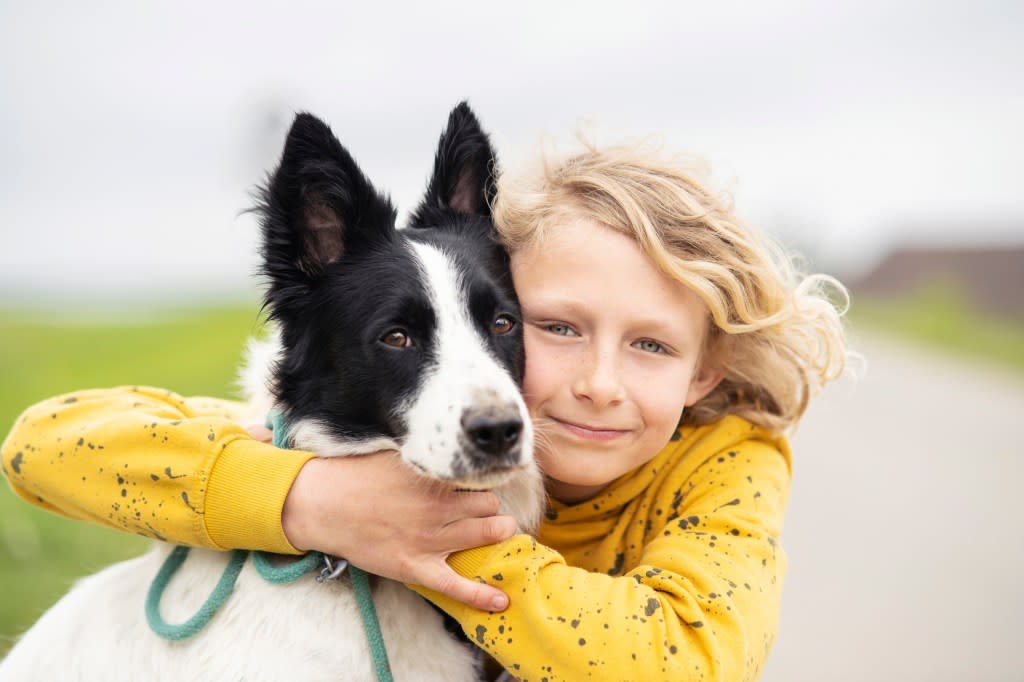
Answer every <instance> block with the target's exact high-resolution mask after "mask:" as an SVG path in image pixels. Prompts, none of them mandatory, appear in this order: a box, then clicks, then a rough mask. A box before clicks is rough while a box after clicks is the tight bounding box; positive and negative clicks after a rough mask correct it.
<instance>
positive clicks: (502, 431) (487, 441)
mask: <svg viewBox="0 0 1024 682" xmlns="http://www.w3.org/2000/svg"><path fill="white" fill-rule="evenodd" d="M462 430H463V431H465V433H466V436H467V437H468V438H469V440H470V442H471V443H473V445H475V446H476V447H477V449H479V450H480V451H481V452H484V453H486V454H488V455H495V456H498V455H504V454H505V453H507V452H508V451H509V450H511V449H512V448H513V447H515V446H516V444H517V443H519V437H520V436H521V435H522V433H523V420H522V419H521V418H520V417H519V412H518V411H517V410H514V409H509V410H494V409H487V410H467V411H466V412H465V413H464V414H463V416H462Z"/></svg>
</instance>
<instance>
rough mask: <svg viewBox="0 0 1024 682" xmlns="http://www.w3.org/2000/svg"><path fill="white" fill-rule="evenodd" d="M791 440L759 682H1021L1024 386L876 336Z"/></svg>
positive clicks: (1023, 638)
mask: <svg viewBox="0 0 1024 682" xmlns="http://www.w3.org/2000/svg"><path fill="white" fill-rule="evenodd" d="M858 347H859V349H860V350H861V351H862V352H863V353H864V355H865V356H866V358H867V369H866V372H865V373H864V375H863V377H862V378H861V380H860V381H859V382H857V383H856V384H852V382H845V381H844V382H841V383H840V384H837V385H836V386H834V387H832V388H830V389H829V390H828V391H826V393H825V395H824V396H822V398H821V399H820V400H819V402H818V403H817V404H816V405H813V406H812V408H811V410H810V411H809V413H808V415H807V417H806V418H805V420H804V422H803V424H802V425H801V427H800V430H799V431H798V432H797V434H796V436H795V437H794V439H793V446H794V447H793V450H794V461H795V466H794V481H793V489H792V496H791V499H790V508H789V512H788V516H787V525H786V529H785V533H784V535H783V545H784V546H785V547H786V549H787V551H788V553H789V558H790V569H789V573H788V576H787V579H786V585H785V599H784V601H783V611H782V622H781V625H780V631H779V638H778V640H777V643H776V646H775V651H774V653H773V654H772V658H771V660H770V661H769V664H768V667H767V669H766V671H765V674H764V676H763V677H762V680H763V682H799V681H802V680H813V681H815V682H819V681H826V682H830V681H833V680H835V681H845V680H850V681H851V682H854V681H855V682H868V681H870V682H887V681H889V680H894V681H895V680H901V681H902V680H929V681H932V680H934V681H940V680H942V681H944V680H956V681H957V682H960V681H962V680H971V681H974V680H978V681H988V680H1015V681H1020V680H1024V495H1022V494H1021V493H1022V490H1021V482H1022V480H1024V379H1022V378H1020V376H1019V375H1018V376H1017V377H1007V376H1005V375H1003V374H1001V373H1000V372H998V371H994V370H991V369H988V368H981V367H978V366H977V365H972V364H968V363H964V362H960V361H953V360H951V359H949V358H948V357H946V356H942V355H933V354H931V353H925V352H923V351H921V350H920V349H917V348H910V347H907V346H902V345H898V344H895V343H893V342H889V341H882V340H879V339H863V340H861V341H860V342H859V343H858Z"/></svg>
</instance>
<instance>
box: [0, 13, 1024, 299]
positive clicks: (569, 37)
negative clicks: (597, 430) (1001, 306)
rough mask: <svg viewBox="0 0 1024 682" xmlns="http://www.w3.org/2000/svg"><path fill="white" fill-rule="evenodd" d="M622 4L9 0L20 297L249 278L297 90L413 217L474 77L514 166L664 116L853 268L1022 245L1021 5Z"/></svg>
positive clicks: (768, 226) (127, 291)
mask: <svg viewBox="0 0 1024 682" xmlns="http://www.w3.org/2000/svg"><path fill="white" fill-rule="evenodd" d="M620 4H621V3H602V2H586V3H575V2H565V3H556V2H516V3H486V4H485V3H450V2H430V3H426V2H419V3H411V2H410V3H387V2H375V3H361V4H359V3H332V4H328V3H310V2H288V3H274V4H259V3H252V2H247V3H241V2H238V3H232V2H221V3H191V2H176V3H171V2H146V3H137V2H122V3H116V2H105V3H104V2H90V3H69V2H64V3H61V2H46V1H42V2H27V1H25V0H7V1H6V2H4V3H2V4H0V230H2V232H0V300H6V301H8V302H10V301H15V302H33V301H47V302H49V303H51V304H52V303H60V302H68V303H71V304H75V303H77V302H81V301H135V302H142V303H147V302H149V301H154V300H179V299H180V300H196V299H200V300H202V299H209V300H215V299H217V298H218V297H221V298H223V297H225V296H246V295H254V292H255V291H256V289H257V282H256V280H255V279H254V277H253V276H252V273H253V272H254V271H255V269H256V256H255V251H256V232H257V230H256V225H255V222H254V219H253V217H252V216H251V215H249V214H246V213H244V210H245V209H246V208H248V207H250V206H251V204H252V199H251V195H250V192H251V190H252V188H253V187H254V186H255V185H256V184H257V183H259V182H260V181H261V180H262V179H263V178H264V176H265V173H266V172H267V171H268V170H270V169H271V168H272V167H273V165H274V163H275V161H276V159H277V156H278V155H279V153H280V149H281V146H282V144H283V140H284V134H285V132H286V130H287V127H288V125H289V123H290V121H291V118H292V116H293V115H294V113H295V112H296V111H310V112H312V113H314V114H316V115H318V116H320V117H321V118H323V119H324V120H325V121H327V122H328V123H329V124H330V125H331V126H332V128H333V130H334V131H335V133H336V134H337V135H338V136H339V138H340V139H341V140H342V142H343V143H344V144H345V145H346V146H347V147H348V149H349V150H350V151H351V152H352V154H353V155H354V156H355V158H356V159H357V161H358V162H359V163H360V164H361V165H362V167H363V169H364V170H365V171H366V172H367V174H368V175H369V176H370V177H371V179H372V180H373V181H374V182H375V183H376V185H377V186H378V187H379V188H381V189H383V190H385V191H388V192H390V193H391V195H392V197H393V198H394V199H395V201H396V203H397V204H398V206H399V209H400V211H403V212H404V211H407V210H409V209H410V208H411V207H412V205H413V204H414V203H415V202H416V201H417V200H418V197H419V193H420V192H422V190H423V187H424V185H425V183H426V178H427V174H428V170H429V168H430V164H431V159H432V154H433V150H434V145H435V144H436V140H437V136H438V134H439V133H440V131H441V128H442V127H443V125H444V122H445V120H446V118H447V113H448V111H449V110H450V109H451V108H452V106H454V104H455V103H456V102H458V101H460V100H462V99H468V100H469V102H470V103H471V105H472V106H473V108H474V109H475V111H476V113H477V114H478V116H479V117H480V119H481V121H482V123H483V125H484V127H485V128H487V129H488V130H489V131H490V132H491V134H492V138H493V141H494V142H495V144H496V146H497V148H498V151H499V156H500V158H501V160H502V165H503V166H506V167H508V166H514V165H515V163H516V162H517V161H518V160H521V159H525V158H529V157H530V156H531V155H533V154H535V153H536V150H537V149H538V144H539V141H540V140H541V139H542V138H543V136H545V135H547V136H553V137H554V138H555V139H565V138H567V137H571V135H572V134H573V132H574V131H575V130H576V129H577V128H578V127H579V126H580V125H581V124H583V125H587V126H589V128H590V129H592V130H595V131H597V133H596V134H597V136H598V139H599V140H609V141H613V140H618V139H622V138H624V137H638V136H647V135H652V134H654V135H657V136H659V138H660V139H663V140H664V141H665V143H666V144H667V145H669V146H670V147H672V148H675V149H679V150H682V151H686V152H689V153H693V154H696V155H699V156H701V157H703V158H705V159H706V160H707V161H708V162H709V163H710V164H711V167H712V168H713V169H714V179H715V182H716V184H717V185H718V186H719V187H720V188H722V189H723V190H725V191H728V192H730V193H731V194H732V195H733V196H734V197H735V201H736V206H737V211H738V213H739V214H740V215H741V216H743V217H744V218H745V219H746V220H747V221H748V222H750V223H752V224H754V225H757V226H760V227H762V228H764V229H765V230H767V231H769V232H770V233H772V234H773V235H775V236H777V237H778V238H780V239H782V240H783V241H784V242H785V243H786V244H787V245H789V246H790V247H791V248H794V249H797V250H799V251H801V252H803V253H805V254H806V255H808V256H809V257H810V258H811V261H812V264H813V265H815V266H817V267H820V268H823V269H828V270H830V271H833V272H837V273H838V274H841V275H842V274H844V273H851V274H853V273H857V272H862V271H864V270H865V269H867V268H870V267H871V265H872V264H873V263H875V262H877V260H878V259H879V258H880V257H881V256H882V255H884V253H885V252H886V251H887V250H888V249H891V248H894V247H897V246H902V245H915V244H929V245H932V244H944V245H946V244H948V245H954V246H955V245H969V244H989V245H999V244H1004V243H1021V242H1024V192H1022V191H1021V188H1022V187H1024V170H1022V164H1021V159H1022V157H1024V126H1022V125H1021V123H1020V122H1021V121H1024V77H1022V76H1021V74H1022V73H1024V5H1022V4H1021V3H1019V2H983V1H979V2H971V3H967V2H963V3H946V2H875V1H874V0H866V1H864V2H846V1H845V0H843V1H837V2H832V3H820V2H802V1H797V0H785V1H782V2H762V3H749V2H739V1H735V0H725V1H722V2H715V3H707V2H704V3H696V2H672V3H668V2H666V3H654V2H643V1H637V2H633V3H629V4H628V6H625V7H620ZM362 5H366V6H362ZM370 5H372V6H370Z"/></svg>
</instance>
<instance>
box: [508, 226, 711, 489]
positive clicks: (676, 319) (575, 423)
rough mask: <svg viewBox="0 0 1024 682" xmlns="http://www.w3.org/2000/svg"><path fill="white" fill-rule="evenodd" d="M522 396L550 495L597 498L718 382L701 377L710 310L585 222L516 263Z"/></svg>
mask: <svg viewBox="0 0 1024 682" xmlns="http://www.w3.org/2000/svg"><path fill="white" fill-rule="evenodd" d="M512 276H513V279H514V281H515V287H516V292H517V293H518V295H519V301H520V305H521V307H522V314H523V325H524V336H525V340H526V377H525V379H524V383H523V393H524V396H525V398H526V404H527V406H528V407H529V408H530V414H531V416H532V417H533V418H534V421H535V423H536V424H537V426H538V428H537V431H538V439H537V457H538V461H539V462H540V465H541V469H542V470H543V471H544V472H545V474H547V476H548V477H549V479H550V480H549V482H548V492H549V493H550V494H551V495H553V496H554V497H555V498H556V499H558V500H561V501H562V502H566V503H570V504H571V503H576V502H581V501H583V500H586V499H589V498H590V497H593V496H594V495H596V494H597V493H599V492H600V491H601V490H603V489H604V488H605V487H606V486H607V485H608V484H609V483H611V482H612V481H613V480H615V479H616V478H618V477H619V476H621V475H623V474H625V473H626V472H628V471H630V470H632V469H635V468H636V467H638V466H640V465H641V464H644V463H645V462H647V461H648V460H650V459H651V458H652V457H654V455H656V454H657V453H658V451H659V450H660V449H661V448H662V447H664V445H665V444H666V443H667V442H668V440H669V438H670V437H671V436H672V433H673V432H674V431H675V429H676V426H677V424H678V423H679V418H680V417H681V415H682V412H683V408H684V407H686V406H688V405H692V404H694V403H695V402H697V401H698V400H700V399H701V398H703V397H704V396H705V395H706V394H707V393H708V392H710V391H711V389H712V388H714V387H715V385H716V384H717V383H718V381H719V379H720V374H719V373H718V372H716V371H714V370H710V369H702V368H700V367H698V360H699V357H700V351H701V348H702V345H703V342H704V335H705V333H706V332H707V327H708V315H707V309H706V308H705V306H704V304H703V303H702V302H701V300H700V299H699V298H697V296H696V295H695V294H694V293H693V292H692V291H690V290H689V289H687V288H686V287H684V286H683V285H682V284H680V283H678V282H676V281H675V280H673V279H671V278H669V277H667V276H666V275H664V274H662V272H661V271H660V270H658V269H657V268H656V267H655V266H654V264H653V263H652V262H651V261H650V260H649V259H648V258H647V256H646V255H645V254H644V253H643V252H642V251H641V250H640V247H639V246H638V245H637V244H636V243H635V242H634V241H633V239H632V238H630V237H627V236H625V235H622V234H619V233H617V232H615V231H613V230H612V229H610V228H608V227H605V226H603V225H601V224H599V223H595V222H593V221H590V220H587V219H566V220H565V222H563V223H560V224H557V225H553V226H552V227H551V228H550V229H549V230H548V233H547V235H546V236H545V237H544V239H543V241H542V242H541V243H539V244H534V245H532V246H530V247H528V248H525V249H522V250H520V251H518V252H516V253H515V254H513V255H512Z"/></svg>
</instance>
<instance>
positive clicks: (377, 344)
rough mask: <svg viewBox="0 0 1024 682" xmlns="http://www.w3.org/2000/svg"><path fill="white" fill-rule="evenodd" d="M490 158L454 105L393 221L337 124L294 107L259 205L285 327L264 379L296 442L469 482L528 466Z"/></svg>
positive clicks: (515, 317)
mask: <svg viewBox="0 0 1024 682" xmlns="http://www.w3.org/2000/svg"><path fill="white" fill-rule="evenodd" d="M494 157H495V155H494V151H493V149H492V147H491V145H490V143H489V141H488V138H487V136H486V135H485V134H484V132H483V131H482V130H481V128H480V125H479V123H478V122H477V119H476V117H475V116H474V115H473V112H472V111H471V110H470V109H469V107H468V106H467V105H466V104H465V103H462V104H460V105H459V106H457V107H456V108H455V109H454V110H453V111H452V113H451V115H450V117H449V119H448V125H447V127H446V129H445V131H444V133H443V134H442V135H441V138H440V143H439V147H438V151H437V155H436V158H435V162H434V170H433V175H432V177H431V179H430V182H429V185H428V188H427V191H426V195H425V196H424V198H423V200H422V202H421V204H420V205H419V207H418V209H417V210H416V212H415V213H414V214H413V217H412V220H411V223H410V226H409V228H407V229H403V230H398V229H396V227H395V215H396V214H395V209H394V208H393V207H392V205H391V203H390V201H389V199H388V198H387V197H385V196H384V195H382V194H380V193H378V192H377V190H375V189H374V187H373V185H372V184H371V183H370V181H369V180H368V179H367V178H366V176H365V175H364V174H363V173H362V171H361V170H360V169H359V167H358V166H357V165H356V163H355V161H354V160H353V159H352V157H351V155H350V154H349V153H348V151H347V150H346V149H345V148H344V147H343V146H342V145H341V143H340V142H339V141H338V139H337V138H336V137H335V136H334V135H333V134H332V133H331V131H330V129H329V128H328V127H327V126H326V125H325V124H324V123H323V122H321V121H320V120H318V119H317V118H315V117H313V116H311V115H309V114H299V115H298V116H297V117H296V119H295V122H294V124H293V125H292V128H291V131H290V132H289V133H288V139H287V142H286V144H285V148H284V153H283V155H282V157H281V162H280V165H279V166H278V168H277V170H276V171H274V173H273V174H272V175H271V177H270V179H269V181H268V183H267V186H266V187H265V188H264V189H263V192H262V204H261V206H260V210H261V213H262V228H263V259H264V260H263V274H264V275H265V276H266V278H267V280H268V288H267V292H266V297H265V305H266V307H267V309H268V311H269V314H270V317H271V318H272V319H273V320H274V321H275V322H276V324H277V327H278V329H279V334H280V339H281V349H280V351H279V353H278V355H277V362H276V363H274V365H275V366H274V367H273V368H272V369H271V376H270V382H269V383H270V388H271V390H272V392H273V394H274V397H275V401H276V403H277V406H278V408H279V409H282V410H283V411H284V413H285V416H286V419H287V421H288V423H289V425H290V435H291V440H292V442H293V444H294V445H295V446H296V447H302V448H307V449H310V450H313V451H316V452H318V453H319V454H321V455H341V454H359V453H364V452H372V451H376V450H380V449H387V448H395V449H398V450H399V451H400V452H401V453H402V456H403V458H404V459H405V460H406V461H407V462H408V463H409V464H411V465H412V466H413V467H415V468H417V469H419V470H421V471H423V472H424V473H426V474H427V475H429V476H431V477H433V478H436V479H440V480H444V481H451V482H452V483H455V484H457V485H460V486H466V487H474V488H487V487H493V486H495V485H500V484H501V483H502V482H503V481H505V480H506V479H507V478H508V477H509V475H510V474H511V473H512V472H515V471H519V470H521V469H522V468H523V467H525V466H528V465H529V464H530V462H531V457H532V429H531V425H530V421H529V418H528V415H527V412H526V408H525V405H524V404H523V401H522V398H521V397H520V395H519V391H518V384H519V382H520V381H521V380H522V373H523V365H524V356H523V337H522V328H521V326H520V319H519V309H518V303H517V300H516V296H515V292H514V290H513V288H512V281H511V276H510V274H509V268H508V259H507V256H506V254H505V252H504V251H503V250H502V249H501V247H500V246H499V244H498V242H497V239H496V236H495V232H494V226H493V223H492V222H491V219H490V199H491V198H492V196H493V192H494V189H493V182H492V172H493V171H494V164H495V158H494Z"/></svg>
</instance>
